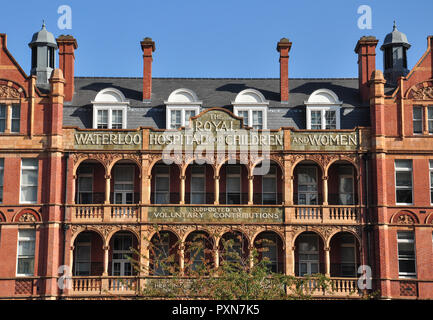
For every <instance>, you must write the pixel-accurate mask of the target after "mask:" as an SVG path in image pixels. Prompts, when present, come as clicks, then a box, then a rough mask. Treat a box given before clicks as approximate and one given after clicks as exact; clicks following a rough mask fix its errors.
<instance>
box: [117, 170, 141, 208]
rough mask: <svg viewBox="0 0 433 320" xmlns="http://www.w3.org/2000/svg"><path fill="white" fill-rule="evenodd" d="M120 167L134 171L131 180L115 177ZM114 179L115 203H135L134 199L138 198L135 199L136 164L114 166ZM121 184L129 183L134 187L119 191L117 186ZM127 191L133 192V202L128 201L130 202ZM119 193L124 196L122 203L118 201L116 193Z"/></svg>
mask: <svg viewBox="0 0 433 320" xmlns="http://www.w3.org/2000/svg"><path fill="white" fill-rule="evenodd" d="M120 169H126V170H131V171H132V180H130V181H128V180H116V179H115V177H116V172H115V171H116V170H120ZM113 173H114V177H113V178H114V179H113V203H114V204H133V203H134V200H136V199H134V196H135V194H134V191H135V190H134V188H135V185H134V182H135V167H134V166H132V165H119V166H115V167H114V172H113ZM120 184H122V185H123V184H127V185H132V189H131V190H121V191H118V190H116V186H118V185H120ZM127 193H132V202H131V203H128V202H126V194H127ZM117 194H121V198H122V202H121V203H117V202H116V195H117Z"/></svg>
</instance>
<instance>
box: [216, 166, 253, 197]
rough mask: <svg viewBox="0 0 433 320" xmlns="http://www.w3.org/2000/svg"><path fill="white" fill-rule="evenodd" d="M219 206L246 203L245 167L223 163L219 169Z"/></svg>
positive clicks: (246, 177) (246, 183) (246, 180)
mask: <svg viewBox="0 0 433 320" xmlns="http://www.w3.org/2000/svg"><path fill="white" fill-rule="evenodd" d="M219 176H220V192H219V194H220V199H219V203H220V204H247V203H248V169H247V167H246V166H245V165H243V164H241V163H239V162H236V163H235V164H231V163H225V164H224V165H223V166H222V167H221V169H220V173H219Z"/></svg>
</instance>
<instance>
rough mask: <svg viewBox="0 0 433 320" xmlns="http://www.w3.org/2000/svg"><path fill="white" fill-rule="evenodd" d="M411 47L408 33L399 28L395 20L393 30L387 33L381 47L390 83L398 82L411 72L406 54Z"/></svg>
mask: <svg viewBox="0 0 433 320" xmlns="http://www.w3.org/2000/svg"><path fill="white" fill-rule="evenodd" d="M409 48H410V44H409V42H408V41H407V37H406V35H405V34H404V33H403V32H400V31H399V30H398V29H397V26H396V24H395V21H394V27H393V30H392V32H391V33H388V34H387V35H386V37H385V41H384V42H383V45H382V46H381V47H380V50H382V51H383V68H384V76H385V79H386V80H387V82H388V83H390V84H396V83H397V81H398V79H399V78H400V77H404V76H406V75H407V74H408V73H409V70H408V68H407V55H406V51H407V49H409Z"/></svg>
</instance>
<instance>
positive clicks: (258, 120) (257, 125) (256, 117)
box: [253, 111, 263, 129]
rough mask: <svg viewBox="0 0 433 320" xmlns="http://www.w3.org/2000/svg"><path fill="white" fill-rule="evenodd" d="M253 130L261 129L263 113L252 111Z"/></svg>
mask: <svg viewBox="0 0 433 320" xmlns="http://www.w3.org/2000/svg"><path fill="white" fill-rule="evenodd" d="M253 128H254V129H263V112H262V111H253Z"/></svg>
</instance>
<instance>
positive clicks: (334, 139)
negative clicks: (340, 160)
mask: <svg viewBox="0 0 433 320" xmlns="http://www.w3.org/2000/svg"><path fill="white" fill-rule="evenodd" d="M290 142H291V144H290V146H291V149H292V150H356V149H357V148H358V145H359V139H358V133H357V132H347V133H346V132H344V133H342V132H329V133H328V132H293V131H292V132H291V134H290Z"/></svg>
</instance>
